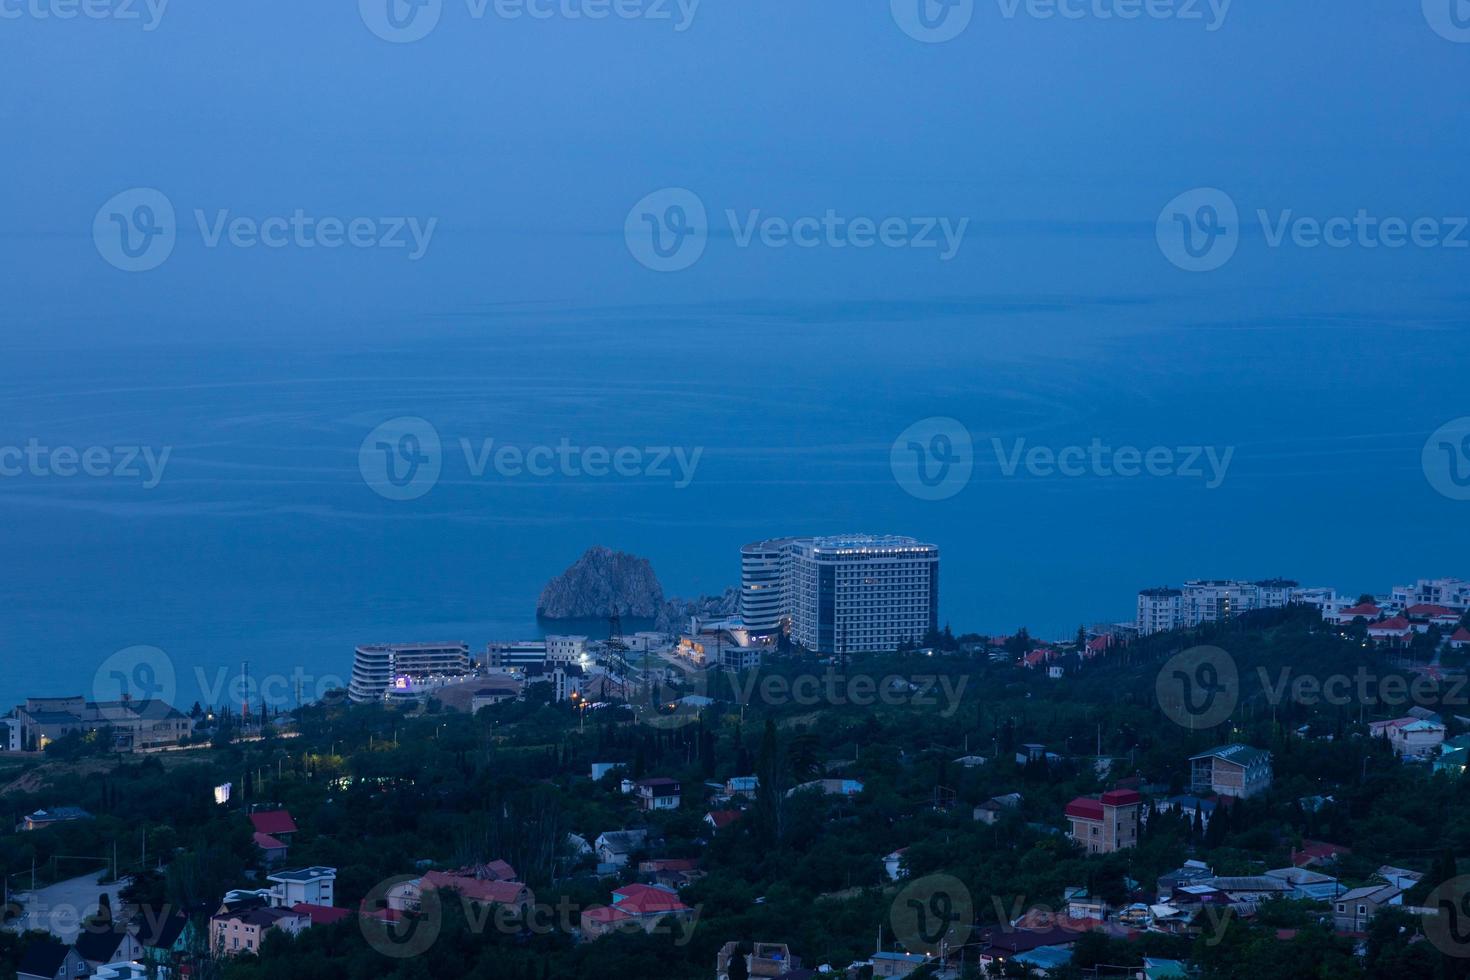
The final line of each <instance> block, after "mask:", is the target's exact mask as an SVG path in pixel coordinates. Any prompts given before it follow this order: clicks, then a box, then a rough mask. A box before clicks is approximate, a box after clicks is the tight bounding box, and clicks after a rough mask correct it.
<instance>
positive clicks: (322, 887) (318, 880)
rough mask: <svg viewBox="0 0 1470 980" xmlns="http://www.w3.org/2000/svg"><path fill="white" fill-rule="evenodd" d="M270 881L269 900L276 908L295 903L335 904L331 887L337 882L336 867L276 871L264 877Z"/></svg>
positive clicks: (284, 907)
mask: <svg viewBox="0 0 1470 980" xmlns="http://www.w3.org/2000/svg"><path fill="white" fill-rule="evenodd" d="M266 880H267V881H269V882H270V883H271V891H270V896H271V898H270V902H271V905H272V906H273V907H275V908H278V909H289V908H293V907H295V906H297V905H303V904H304V905H325V906H327V907H331V906H333V905H335V904H336V901H335V896H334V894H333V889H334V888H335V886H336V883H337V869H336V868H322V867H315V868H302V869H301V870H299V871H278V872H276V873H275V874H273V875H270V876H269V877H267V878H266Z"/></svg>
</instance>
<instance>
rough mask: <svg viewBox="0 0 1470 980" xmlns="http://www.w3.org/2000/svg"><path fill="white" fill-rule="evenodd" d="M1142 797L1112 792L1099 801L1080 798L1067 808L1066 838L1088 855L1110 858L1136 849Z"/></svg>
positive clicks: (1125, 792) (1120, 790) (1121, 791)
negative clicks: (1118, 852)
mask: <svg viewBox="0 0 1470 980" xmlns="http://www.w3.org/2000/svg"><path fill="white" fill-rule="evenodd" d="M1142 809H1143V797H1142V796H1140V795H1138V793H1137V792H1135V791H1134V790H1131V789H1115V790H1110V791H1109V792H1106V793H1104V794H1102V796H1101V797H1099V798H1098V799H1093V798H1092V797H1090V796H1079V797H1077V798H1076V799H1075V800H1073V801H1072V802H1071V803H1068V804H1067V810H1066V814H1067V820H1068V822H1069V823H1071V825H1072V829H1071V830H1070V831H1069V832H1068V836H1069V837H1071V838H1072V840H1074V841H1076V842H1077V843H1078V844H1081V845H1082V846H1083V847H1085V848H1087V853H1088V854H1111V853H1113V852H1114V851H1121V850H1123V849H1124V848H1129V847H1136V846H1137V845H1138V814H1139V811H1140V810H1142Z"/></svg>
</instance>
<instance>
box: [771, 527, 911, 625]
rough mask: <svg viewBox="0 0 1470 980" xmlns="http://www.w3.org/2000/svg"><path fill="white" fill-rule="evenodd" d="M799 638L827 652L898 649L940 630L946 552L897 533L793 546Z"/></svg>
mask: <svg viewBox="0 0 1470 980" xmlns="http://www.w3.org/2000/svg"><path fill="white" fill-rule="evenodd" d="M787 549H788V556H787V557H788V562H789V564H788V569H789V571H788V573H787V575H786V584H787V588H786V590H785V591H786V608H787V613H788V615H789V616H790V618H791V639H792V640H793V641H794V642H796V643H799V644H800V645H802V646H804V647H806V648H807V649H808V650H815V651H817V652H819V653H835V654H851V653H864V652H874V651H884V650H894V649H896V648H897V647H898V646H899V644H901V643H905V642H908V643H918V642H921V641H922V640H923V639H924V637H925V635H926V634H927V633H928V632H929V631H930V630H933V629H937V628H938V625H939V547H938V546H937V545H932V544H925V543H923V542H921V541H918V540H916V539H914V538H908V537H899V536H896V535H885V536H878V535H870V534H852V535H842V536H833V537H822V538H796V539H794V540H792V541H791V542H790V543H789V544H788V545H787Z"/></svg>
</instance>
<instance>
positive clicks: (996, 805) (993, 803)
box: [971, 793, 1021, 824]
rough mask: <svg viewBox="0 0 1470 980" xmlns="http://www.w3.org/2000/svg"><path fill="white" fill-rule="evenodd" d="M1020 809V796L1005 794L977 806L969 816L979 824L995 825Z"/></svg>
mask: <svg viewBox="0 0 1470 980" xmlns="http://www.w3.org/2000/svg"><path fill="white" fill-rule="evenodd" d="M1020 808H1021V794H1020V793H1007V794H1006V795H1005V796H992V797H991V798H990V799H988V800H986V801H985V802H984V803H981V804H978V805H977V806H976V807H975V809H974V810H973V811H971V815H972V816H973V817H974V818H975V819H976V820H978V821H980V822H981V823H985V824H997V823H999V822H1000V819H1001V818H1002V817H1004V816H1005V815H1006V814H1007V813H1013V812H1015V811H1016V810H1019V809H1020Z"/></svg>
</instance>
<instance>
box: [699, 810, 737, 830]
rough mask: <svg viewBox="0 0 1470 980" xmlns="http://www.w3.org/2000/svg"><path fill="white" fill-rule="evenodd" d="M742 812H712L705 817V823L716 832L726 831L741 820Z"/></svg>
mask: <svg viewBox="0 0 1470 980" xmlns="http://www.w3.org/2000/svg"><path fill="white" fill-rule="evenodd" d="M741 812H742V811H740V810H711V811H710V812H709V813H706V814H705V815H704V822H705V823H707V824H709V825H710V826H711V827H713V828H714V829H716V830H724V829H725V828H726V827H728V826H730V825H731V824H733V823H734V822H735V821H737V820H739V819H740V814H741Z"/></svg>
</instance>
